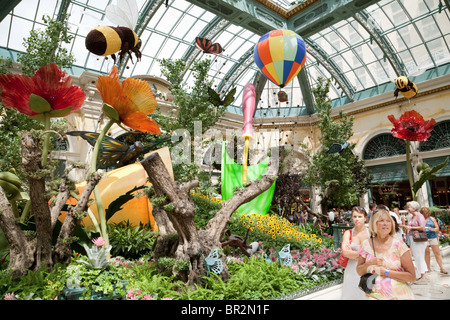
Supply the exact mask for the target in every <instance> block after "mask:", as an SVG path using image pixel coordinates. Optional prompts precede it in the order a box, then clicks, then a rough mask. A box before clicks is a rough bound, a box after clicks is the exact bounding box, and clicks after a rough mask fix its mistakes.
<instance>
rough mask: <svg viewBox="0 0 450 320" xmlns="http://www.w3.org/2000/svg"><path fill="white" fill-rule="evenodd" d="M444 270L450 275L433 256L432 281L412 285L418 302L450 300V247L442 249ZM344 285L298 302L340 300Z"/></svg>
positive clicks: (316, 293) (303, 298)
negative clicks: (440, 267) (443, 272)
mask: <svg viewBox="0 0 450 320" xmlns="http://www.w3.org/2000/svg"><path fill="white" fill-rule="evenodd" d="M441 254H442V256H443V264H444V268H445V269H446V270H447V271H449V274H441V273H440V272H439V266H438V264H437V263H436V259H435V258H434V255H433V254H431V273H430V281H429V282H428V283H427V284H412V285H411V288H412V290H413V292H414V296H415V299H416V300H450V246H446V247H444V248H441ZM341 288H342V284H339V285H336V286H334V287H331V288H328V289H325V290H322V291H319V292H315V293H313V294H311V295H308V296H304V297H301V298H299V299H298V300H339V299H340V298H341Z"/></svg>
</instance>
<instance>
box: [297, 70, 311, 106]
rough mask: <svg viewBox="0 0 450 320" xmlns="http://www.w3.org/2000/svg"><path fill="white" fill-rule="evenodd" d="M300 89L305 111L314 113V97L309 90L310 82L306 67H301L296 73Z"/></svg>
mask: <svg viewBox="0 0 450 320" xmlns="http://www.w3.org/2000/svg"><path fill="white" fill-rule="evenodd" d="M297 79H298V83H299V85H300V90H301V91H302V96H303V101H304V102H305V107H306V112H308V114H313V113H314V98H313V94H312V92H311V84H310V83H309V79H308V74H307V73H306V69H305V68H302V69H301V70H300V72H299V73H298V75H297Z"/></svg>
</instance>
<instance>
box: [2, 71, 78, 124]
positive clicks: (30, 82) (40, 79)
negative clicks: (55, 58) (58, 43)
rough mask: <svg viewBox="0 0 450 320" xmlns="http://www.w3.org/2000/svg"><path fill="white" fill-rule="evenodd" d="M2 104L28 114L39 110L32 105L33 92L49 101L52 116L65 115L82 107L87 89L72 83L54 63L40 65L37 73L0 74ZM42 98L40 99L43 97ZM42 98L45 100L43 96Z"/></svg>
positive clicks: (32, 114)
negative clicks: (32, 74) (30, 103)
mask: <svg viewBox="0 0 450 320" xmlns="http://www.w3.org/2000/svg"><path fill="white" fill-rule="evenodd" d="M0 88H1V90H2V94H1V98H2V104H3V105H4V106H5V107H7V108H15V109H17V110H18V111H20V112H21V113H24V114H26V115H29V116H37V115H39V114H40V113H39V112H35V111H33V110H37V109H36V108H33V110H32V108H30V105H29V100H30V96H32V95H33V96H39V97H41V98H43V99H45V101H47V102H48V104H47V105H49V106H50V108H49V110H46V111H45V112H49V114H50V116H51V117H62V116H66V115H68V114H69V113H70V112H72V111H74V110H77V109H79V108H81V106H82V105H83V103H84V99H85V98H86V94H85V93H84V91H83V90H82V89H81V88H79V87H77V86H74V85H72V78H71V77H70V76H69V74H67V73H66V72H65V71H63V70H60V69H59V68H58V66H57V65H56V64H55V63H50V64H48V65H46V66H43V67H41V68H39V69H38V70H37V71H36V72H35V74H34V76H32V77H30V76H27V75H19V74H0ZM40 100H41V99H40ZM41 101H42V100H41Z"/></svg>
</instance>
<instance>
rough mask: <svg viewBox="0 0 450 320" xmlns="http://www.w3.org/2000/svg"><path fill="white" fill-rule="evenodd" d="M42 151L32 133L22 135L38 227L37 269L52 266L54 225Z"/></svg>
mask: <svg viewBox="0 0 450 320" xmlns="http://www.w3.org/2000/svg"><path fill="white" fill-rule="evenodd" d="M41 158H42V151H41V149H40V148H39V140H38V139H36V138H34V137H33V135H32V133H30V132H23V133H22V162H23V165H24V168H25V171H26V172H27V175H28V182H29V184H30V199H31V203H32V204H33V205H32V207H31V214H32V215H33V216H34V221H35V225H36V237H37V238H36V263H35V268H36V269H39V268H40V267H41V266H47V267H51V266H52V228H51V226H52V224H51V215H50V208H49V206H48V202H49V198H48V197H47V196H46V190H45V175H44V171H43V170H42V167H41Z"/></svg>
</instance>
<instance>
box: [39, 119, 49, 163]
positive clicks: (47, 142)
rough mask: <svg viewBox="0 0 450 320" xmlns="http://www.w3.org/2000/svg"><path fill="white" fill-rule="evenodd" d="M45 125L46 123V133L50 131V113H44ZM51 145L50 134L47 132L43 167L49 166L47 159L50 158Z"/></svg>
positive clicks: (43, 151)
mask: <svg viewBox="0 0 450 320" xmlns="http://www.w3.org/2000/svg"><path fill="white" fill-rule="evenodd" d="M44 117H45V118H44V123H45V128H44V131H48V130H50V113H49V112H44ZM49 145H50V133H49V132H47V133H45V134H44V146H43V148H42V161H41V164H42V167H44V166H46V165H47V158H48V149H49Z"/></svg>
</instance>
